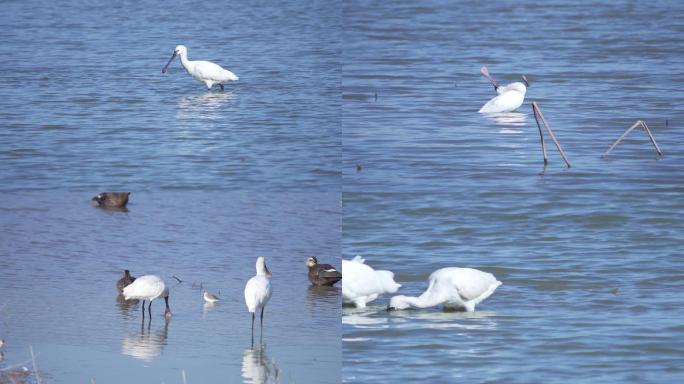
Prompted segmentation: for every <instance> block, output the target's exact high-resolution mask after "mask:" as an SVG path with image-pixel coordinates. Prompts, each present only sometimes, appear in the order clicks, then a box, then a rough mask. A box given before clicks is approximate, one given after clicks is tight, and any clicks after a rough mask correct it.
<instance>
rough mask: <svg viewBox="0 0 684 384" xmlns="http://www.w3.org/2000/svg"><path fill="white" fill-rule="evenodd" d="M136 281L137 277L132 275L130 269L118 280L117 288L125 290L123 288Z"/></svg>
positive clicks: (121, 290)
mask: <svg viewBox="0 0 684 384" xmlns="http://www.w3.org/2000/svg"><path fill="white" fill-rule="evenodd" d="M134 281H135V277H133V276H131V271H129V270H128V269H127V270H125V271H124V275H123V277H122V278H120V279H119V281H117V282H116V289H118V290H119V292H123V289H124V288H126V286H128V284H130V283H132V282H134Z"/></svg>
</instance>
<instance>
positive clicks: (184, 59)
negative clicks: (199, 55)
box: [178, 53, 192, 72]
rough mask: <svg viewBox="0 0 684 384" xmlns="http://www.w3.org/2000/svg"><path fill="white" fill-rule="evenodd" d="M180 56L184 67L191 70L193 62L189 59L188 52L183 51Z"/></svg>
mask: <svg viewBox="0 0 684 384" xmlns="http://www.w3.org/2000/svg"><path fill="white" fill-rule="evenodd" d="M178 56H179V57H180V61H181V64H182V65H183V68H185V70H186V71H188V72H189V71H190V69H191V68H192V62H191V61H190V60H188V54H187V53H181V54H180V55H178Z"/></svg>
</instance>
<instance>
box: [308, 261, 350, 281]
mask: <svg viewBox="0 0 684 384" xmlns="http://www.w3.org/2000/svg"><path fill="white" fill-rule="evenodd" d="M306 266H307V267H309V281H310V282H311V284H313V285H319V286H329V287H331V286H333V285H334V284H335V283H337V282H338V281H340V280H341V279H342V274H341V273H340V272H339V271H338V270H337V269H335V267H333V266H332V265H330V264H318V259H316V256H311V257H309V258H308V259H306Z"/></svg>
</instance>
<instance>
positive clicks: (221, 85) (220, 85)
mask: <svg viewBox="0 0 684 384" xmlns="http://www.w3.org/2000/svg"><path fill="white" fill-rule="evenodd" d="M219 87H221V90H222V91H223V84H221V83H219Z"/></svg>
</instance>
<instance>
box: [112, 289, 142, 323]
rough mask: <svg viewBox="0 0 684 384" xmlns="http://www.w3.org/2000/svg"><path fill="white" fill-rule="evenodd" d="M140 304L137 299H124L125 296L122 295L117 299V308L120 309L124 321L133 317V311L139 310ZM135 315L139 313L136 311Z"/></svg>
mask: <svg viewBox="0 0 684 384" xmlns="http://www.w3.org/2000/svg"><path fill="white" fill-rule="evenodd" d="M139 303H140V301H139V300H136V299H131V300H126V299H124V296H123V295H122V294H120V293H119V295H118V296H117V297H116V306H117V307H118V308H119V312H121V317H123V318H124V319H125V318H128V317H129V316H130V315H131V313H132V312H131V311H132V310H134V309H137V308H139V306H138V304H139ZM133 313H135V314H137V313H138V312H137V311H136V312H133Z"/></svg>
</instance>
